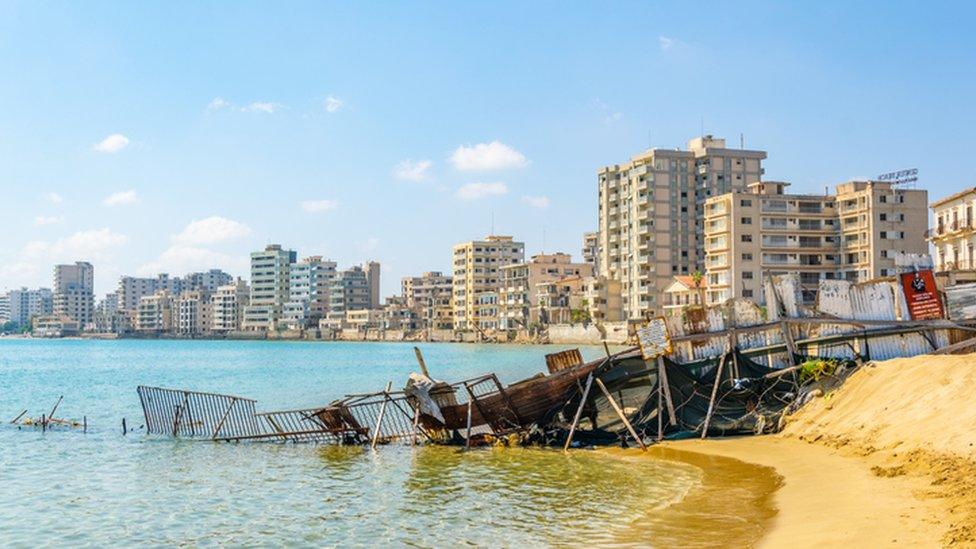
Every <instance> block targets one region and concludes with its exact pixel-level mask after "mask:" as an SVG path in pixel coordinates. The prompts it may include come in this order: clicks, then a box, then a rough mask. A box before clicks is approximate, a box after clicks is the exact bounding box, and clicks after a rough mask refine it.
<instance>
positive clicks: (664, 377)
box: [648, 357, 678, 427]
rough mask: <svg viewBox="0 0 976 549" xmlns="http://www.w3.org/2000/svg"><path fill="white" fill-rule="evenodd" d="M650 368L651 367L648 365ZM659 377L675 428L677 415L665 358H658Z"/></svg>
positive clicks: (672, 424) (669, 415)
mask: <svg viewBox="0 0 976 549" xmlns="http://www.w3.org/2000/svg"><path fill="white" fill-rule="evenodd" d="M648 366H650V365H648ZM657 376H658V383H659V384H660V387H661V390H662V391H661V392H662V393H663V394H664V402H665V404H667V406H668V417H669V418H670V420H669V423H671V426H672V427H674V426H675V425H677V424H678V419H677V415H676V414H675V413H674V401H672V400H671V385H670V384H669V383H668V371H667V369H666V368H665V365H664V358H662V357H657Z"/></svg>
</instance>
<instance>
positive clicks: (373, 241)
mask: <svg viewBox="0 0 976 549" xmlns="http://www.w3.org/2000/svg"><path fill="white" fill-rule="evenodd" d="M379 245H380V239H379V238H376V237H375V236H371V237H369V238H367V239H366V241H365V242H363V243H362V244H361V245H360V246H359V247H360V249H362V251H363V253H370V252H374V251H376V248H377V247H379ZM386 267H387V268H389V265H387V266H386Z"/></svg>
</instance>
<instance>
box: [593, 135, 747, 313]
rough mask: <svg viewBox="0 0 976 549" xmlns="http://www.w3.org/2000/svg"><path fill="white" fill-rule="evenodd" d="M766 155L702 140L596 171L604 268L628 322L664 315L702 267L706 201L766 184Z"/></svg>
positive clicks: (716, 140)
mask: <svg viewBox="0 0 976 549" xmlns="http://www.w3.org/2000/svg"><path fill="white" fill-rule="evenodd" d="M765 158H766V153H765V151H759V150H747V149H744V148H739V149H732V148H728V147H727V146H726V144H725V140H724V139H720V138H715V137H712V136H703V137H698V138H695V139H692V140H691V141H690V142H689V143H688V150H678V149H651V150H648V151H645V152H643V153H641V154H638V155H637V156H634V157H633V158H631V159H630V161H628V162H626V163H624V164H615V165H612V166H606V167H603V168H601V169H600V170H599V171H598V172H597V181H598V187H599V231H598V241H597V250H598V255H597V264H598V266H599V273H600V274H601V275H602V276H604V277H605V278H607V279H610V280H617V281H619V282H620V283H621V292H622V294H621V297H622V307H623V314H624V316H625V318H627V319H635V320H636V319H641V318H644V317H648V316H657V315H660V314H662V313H663V307H664V302H663V293H664V290H665V289H667V287H668V286H669V285H670V284H671V283H672V282H673V280H674V278H673V277H674V276H675V275H689V274H691V273H693V272H695V271H696V270H700V269H702V268H703V265H704V261H705V253H704V250H703V249H702V246H701V245H702V233H703V222H704V205H705V201H706V200H708V199H709V198H711V197H713V196H717V195H721V194H724V193H728V192H730V191H733V190H744V189H745V188H746V185H747V184H748V183H750V182H753V181H759V180H761V178H762V175H763V167H762V161H763V160H764V159H765Z"/></svg>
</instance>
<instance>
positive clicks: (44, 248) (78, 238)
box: [24, 228, 129, 263]
mask: <svg viewBox="0 0 976 549" xmlns="http://www.w3.org/2000/svg"><path fill="white" fill-rule="evenodd" d="M128 241H129V237H127V236H125V235H123V234H119V233H116V232H112V230H111V229H108V228H103V229H92V230H88V231H79V232H76V233H74V234H73V235H71V236H68V237H65V238H62V239H59V240H56V241H54V242H46V241H42V240H35V241H33V242H28V243H27V246H25V247H24V255H25V256H26V257H27V258H31V259H43V260H45V261H46V262H49V263H56V262H60V261H93V260H97V259H101V258H103V257H105V255H106V254H107V253H108V252H109V251H111V250H112V249H113V248H117V247H119V246H122V245H124V244H125V243H127V242H128Z"/></svg>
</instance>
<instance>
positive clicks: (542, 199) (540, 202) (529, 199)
mask: <svg viewBox="0 0 976 549" xmlns="http://www.w3.org/2000/svg"><path fill="white" fill-rule="evenodd" d="M522 202H524V203H525V204H528V205H529V206H532V207H533V208H539V209H540V210H544V209H546V208H548V207H549V197H548V196H523V197H522Z"/></svg>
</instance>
